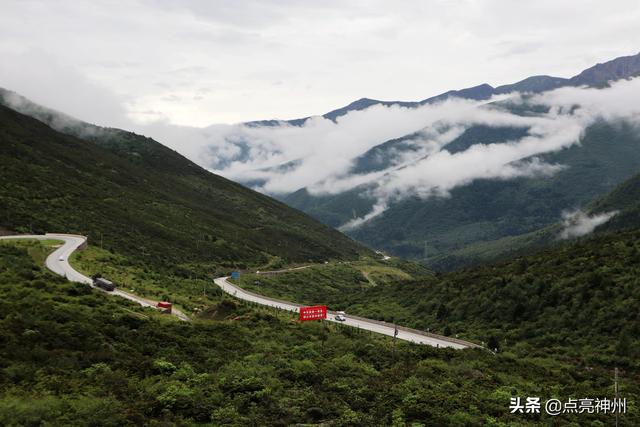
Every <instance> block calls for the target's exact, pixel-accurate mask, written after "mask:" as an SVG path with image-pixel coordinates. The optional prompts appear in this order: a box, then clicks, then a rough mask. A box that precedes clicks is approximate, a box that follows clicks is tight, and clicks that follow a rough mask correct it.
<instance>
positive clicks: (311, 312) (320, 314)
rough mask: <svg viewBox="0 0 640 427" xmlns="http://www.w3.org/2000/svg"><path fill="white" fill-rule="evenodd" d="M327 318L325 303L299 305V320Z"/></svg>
mask: <svg viewBox="0 0 640 427" xmlns="http://www.w3.org/2000/svg"><path fill="white" fill-rule="evenodd" d="M326 318H327V306H326V305H314V306H311V307H300V321H301V322H304V321H307V320H322V319H326Z"/></svg>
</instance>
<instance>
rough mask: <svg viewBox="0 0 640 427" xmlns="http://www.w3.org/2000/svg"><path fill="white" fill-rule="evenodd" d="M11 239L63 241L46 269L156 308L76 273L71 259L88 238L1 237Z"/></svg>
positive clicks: (54, 235)
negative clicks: (102, 286)
mask: <svg viewBox="0 0 640 427" xmlns="http://www.w3.org/2000/svg"><path fill="white" fill-rule="evenodd" d="M10 239H29V240H61V241H62V242H64V243H63V245H62V246H60V247H59V248H58V249H56V250H55V251H53V252H52V253H51V254H49V256H48V257H47V259H46V261H45V265H46V267H47V268H48V269H49V270H51V271H53V272H54V273H56V274H58V275H60V276H64V277H66V278H67V280H69V281H71V282H78V283H84V284H87V285H89V286H91V287H92V288H95V289H98V290H100V291H102V292H104V293H106V294H109V295H117V296H119V297H122V298H125V299H128V300H129V301H133V302H135V303H137V304H140V305H141V306H143V307H153V308H155V307H156V304H157V302H156V301H152V300H150V299H146V298H142V297H139V296H137V295H133V294H130V293H128V292H124V291H122V290H120V289H117V288H116V289H115V290H113V291H112V292H107V291H104V290H103V289H101V288H98V287H96V286H93V280H91V279H90V278H89V277H87V276H85V275H83V274H82V273H79V272H78V271H76V270H75V269H74V268H73V267H71V265H70V264H69V257H70V256H71V254H73V252H75V250H76V249H78V248H79V247H80V246H82V245H84V244H85V243H86V241H87V238H86V237H84V236H79V235H76V234H58V233H47V234H45V235H15V236H0V240H10ZM171 314H173V315H175V316H177V317H178V318H179V319H180V320H185V321H188V320H189V318H188V317H187V316H186V315H185V314H184V313H182V312H181V311H180V310H177V309H175V308H174V309H172V312H171Z"/></svg>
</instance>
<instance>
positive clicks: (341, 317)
mask: <svg viewBox="0 0 640 427" xmlns="http://www.w3.org/2000/svg"><path fill="white" fill-rule="evenodd" d="M335 319H336V320H337V321H338V322H344V321H345V320H347V316H346V314H345V313H344V311H338V312H337V313H336V317H335Z"/></svg>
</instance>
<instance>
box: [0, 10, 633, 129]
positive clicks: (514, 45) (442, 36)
mask: <svg viewBox="0 0 640 427" xmlns="http://www.w3.org/2000/svg"><path fill="white" fill-rule="evenodd" d="M639 22H640V2H638V1H637V0H629V1H626V0H622V1H609V2H605V3H603V2H602V1H600V0H595V1H590V0H575V1H566V0H565V1H557V0H553V1H550V0H536V1H529V2H524V1H512V0H486V1H482V0H447V1H444V0H443V1H436V0H422V1H402V2H392V1H385V0H381V1H349V0H337V1H333V0H322V1H317V2H313V3H312V2H310V1H305V2H302V1H291V0H286V1H276V0H259V1H241V0H235V1H215V0H183V1H169V0H139V1H134V0H127V1H108V0H92V1H64V0H60V1H48V0H47V1H27V0H19V1H12V0H0V54H1V55H2V60H1V61H0V86H2V87H5V88H7V89H11V90H15V91H17V92H19V93H21V94H23V95H25V96H27V97H28V98H31V99H32V100H34V101H36V102H39V103H42V104H44V105H46V106H50V107H53V108H57V109H59V110H62V111H64V112H66V113H69V114H71V115H73V116H76V117H78V118H80V119H83V120H87V121H91V122H94V123H98V124H102V125H112V126H121V127H129V128H131V127H133V128H135V126H136V124H141V123H149V122H152V121H157V120H161V121H166V122H169V123H172V124H180V125H190V126H206V125H210V124H213V123H233V122H239V121H247V120H255V119H269V118H283V119H287V118H296V117H304V116H308V115H315V114H322V113H324V112H327V111H329V110H331V109H334V108H337V107H341V106H343V105H345V104H347V103H349V102H351V101H353V100H355V99H358V98H361V97H370V98H376V99H385V100H419V99H423V98H426V97H429V96H432V95H436V94H438V93H440V92H444V91H446V90H449V89H455V88H462V87H467V86H472V85H476V84H479V83H483V82H487V83H489V84H492V85H499V84H504V83H511V82H515V81H517V80H520V79H522V78H524V77H527V76H529V75H534V74H552V75H557V76H561V77H568V76H571V75H574V74H576V73H578V72H579V71H580V70H582V69H583V68H586V67H589V66H591V65H593V64H595V63H597V62H603V61H606V60H609V59H613V58H615V57H617V56H622V55H629V54H635V53H638V51H640V29H639V27H638V23H639Z"/></svg>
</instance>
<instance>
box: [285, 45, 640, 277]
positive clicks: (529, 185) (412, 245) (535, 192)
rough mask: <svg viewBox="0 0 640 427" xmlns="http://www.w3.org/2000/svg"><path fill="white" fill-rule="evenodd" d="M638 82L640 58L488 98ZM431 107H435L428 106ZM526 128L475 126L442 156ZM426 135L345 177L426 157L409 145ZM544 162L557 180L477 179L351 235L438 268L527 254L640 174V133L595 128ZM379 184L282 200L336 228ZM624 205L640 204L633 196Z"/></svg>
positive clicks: (416, 201)
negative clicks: (572, 215) (566, 220)
mask: <svg viewBox="0 0 640 427" xmlns="http://www.w3.org/2000/svg"><path fill="white" fill-rule="evenodd" d="M637 75H640V54H639V55H635V56H629V57H622V58H618V59H615V60H613V61H609V62H607V63H604V64H598V65H596V66H594V67H591V68H589V69H587V70H585V71H583V72H582V73H580V74H578V75H577V76H575V77H572V78H571V79H561V78H555V77H549V76H536V77H531V78H528V79H525V80H523V81H520V82H518V83H515V84H513V85H505V86H499V87H497V88H495V89H493V88H491V92H492V93H494V94H495V93H509V92H513V91H519V92H543V91H545V90H550V89H555V88H558V87H563V86H565V87H566V86H578V85H580V86H582V85H586V86H590V87H597V88H599V87H603V86H605V85H607V84H608V82H610V81H614V80H617V79H620V78H631V77H634V76H637ZM475 89H476V90H475V91H471V92H470V93H469V92H468V93H467V95H466V96H478V97H482V96H487V95H486V87H484V89H483V87H481V86H479V87H477V88H475ZM483 91H484V92H483ZM441 96H444V94H443V95H441ZM431 99H433V98H431ZM426 101H429V100H425V101H422V102H426ZM368 104H369V105H373V103H372V102H368ZM363 105H364V104H363ZM405 105H406V104H405ZM500 107H501V108H505V109H507V110H509V112H511V113H513V114H519V115H535V114H538V113H541V112H544V111H538V108H539V107H538V106H535V105H520V106H515V105H510V104H509V103H506V104H501V105H500ZM528 131H529V129H527V128H517V127H490V126H486V125H476V126H471V127H469V128H467V129H466V130H465V131H464V132H463V133H462V134H461V135H460V136H459V137H457V138H455V139H454V140H453V141H451V142H450V143H448V144H447V145H446V146H444V147H443V148H442V149H443V150H446V151H448V152H449V153H452V154H454V153H458V152H461V151H464V150H467V149H468V148H470V147H472V146H473V145H475V144H497V143H505V142H508V141H515V140H518V139H520V138H522V137H524V136H526V135H527V134H528ZM421 132H422V131H417V132H415V133H412V134H408V135H405V136H402V137H399V138H395V139H392V140H389V141H386V142H384V143H382V144H379V145H377V146H375V147H373V148H371V149H370V150H368V151H367V152H365V153H363V154H362V155H360V156H359V157H357V158H356V159H355V160H354V162H353V165H352V167H351V169H350V170H349V173H350V174H359V175H364V174H367V173H371V172H378V171H384V170H387V169H389V168H392V167H395V166H396V165H395V164H394V163H393V162H394V161H398V159H406V158H419V157H415V156H420V153H419V145H416V144H412V140H415V139H418V138H419V137H420V133H421ZM611 141H616V143H615V144H611ZM539 158H540V159H541V160H543V161H545V162H547V163H551V164H561V165H564V166H565V168H564V169H562V170H560V171H558V172H557V173H555V174H554V175H553V176H551V177H537V178H518V179H511V180H483V179H480V180H476V181H473V182H471V183H470V184H467V185H464V186H461V187H458V188H455V189H454V190H453V191H452V192H451V197H447V198H440V197H432V198H429V199H421V198H418V197H413V198H411V197H409V198H405V199H403V200H401V201H399V202H394V203H392V204H391V206H389V208H388V209H387V210H386V211H385V212H384V214H382V215H380V216H379V217H376V218H373V219H371V220H369V221H368V222H366V223H364V224H362V225H361V226H360V227H358V228H357V229H353V230H350V231H347V233H348V234H349V235H351V236H352V237H354V238H356V239H358V240H359V241H362V242H364V243H366V244H367V245H369V246H372V247H375V248H379V249H383V250H386V251H387V252H389V253H391V254H394V255H397V256H401V257H405V258H409V259H414V260H419V261H421V262H423V263H425V264H426V265H428V266H430V267H432V268H436V269H439V270H448V269H452V268H458V267H461V266H465V265H469V264H475V263H478V262H483V261H486V260H491V259H495V258H496V257H499V256H500V255H504V254H507V253H510V252H514V251H516V252H517V251H518V250H520V248H522V247H532V246H536V245H539V244H541V243H543V242H548V241H551V240H553V239H554V238H556V237H557V235H558V234H559V232H560V229H554V230H551V229H549V228H548V227H550V226H552V225H553V224H557V223H558V221H559V220H560V218H561V215H562V213H563V212H565V211H571V210H574V209H576V208H580V207H584V206H587V205H589V204H590V203H591V202H592V201H593V200H595V199H597V198H599V197H601V196H602V195H604V194H607V193H608V192H609V191H611V190H612V189H613V188H615V186H616V185H617V184H619V183H621V182H622V181H624V180H625V179H627V178H629V177H630V176H632V175H633V174H635V173H637V172H639V171H640V132H638V130H637V127H635V126H631V125H628V124H621V123H616V124H611V123H606V122H604V121H600V122H596V123H594V124H593V125H592V126H590V127H588V128H587V129H586V131H585V133H584V135H583V136H582V138H581V141H580V144H579V145H574V146H572V147H570V148H568V149H564V150H561V151H558V152H554V153H549V154H545V155H543V156H539ZM374 186H375V184H374V183H372V184H364V185H360V186H358V187H355V188H351V189H349V190H347V191H345V192H343V193H340V194H335V195H311V194H310V193H309V192H308V191H307V189H305V188H302V189H299V190H298V191H295V192H293V193H291V194H288V195H283V196H280V199H281V200H283V201H284V202H286V203H287V204H289V205H290V206H293V207H296V208H298V209H301V210H303V211H305V212H307V213H309V214H311V215H312V216H314V217H315V218H318V219H320V220H321V221H323V222H324V223H326V224H328V225H330V226H333V227H339V226H341V225H343V224H345V223H346V222H348V221H349V220H351V219H353V218H358V217H363V216H365V215H366V214H367V213H369V212H370V211H371V210H372V208H373V206H374V204H375V199H374V198H373V197H372V196H370V195H369V194H371V192H370V191H369V190H372V189H373V188H374ZM626 198H627V199H628V200H634V199H633V196H626ZM638 212H640V208H639V211H638ZM625 215H626V214H625ZM629 215H633V214H632V213H629ZM624 218H625V217H624V216H623V215H620V216H618V217H615V218H614V219H613V220H611V224H613V225H612V226H615V224H621V223H622V222H623V220H624ZM629 221H630V220H629ZM639 224H640V222H639ZM550 233H551V234H553V233H555V236H552V235H551V234H550Z"/></svg>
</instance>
